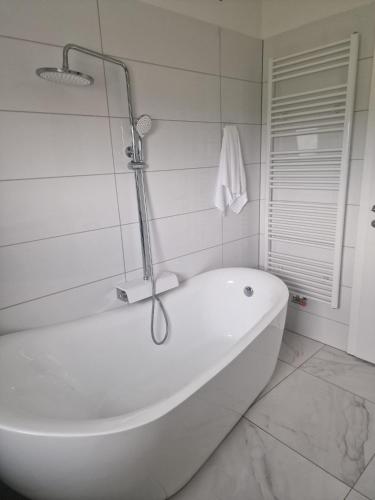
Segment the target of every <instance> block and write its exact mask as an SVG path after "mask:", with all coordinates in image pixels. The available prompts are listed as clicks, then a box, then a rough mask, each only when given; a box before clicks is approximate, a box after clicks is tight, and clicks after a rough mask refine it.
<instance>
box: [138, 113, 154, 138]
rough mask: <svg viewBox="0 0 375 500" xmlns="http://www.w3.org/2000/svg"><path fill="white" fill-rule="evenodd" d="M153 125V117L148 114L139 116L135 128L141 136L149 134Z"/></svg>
mask: <svg viewBox="0 0 375 500" xmlns="http://www.w3.org/2000/svg"><path fill="white" fill-rule="evenodd" d="M151 127H152V120H151V117H150V116H148V115H142V116H140V117H139V118H138V120H137V123H136V125H135V128H136V129H137V132H138V134H139V135H140V136H141V137H144V136H145V135H146V134H148V133H149V132H150V130H151Z"/></svg>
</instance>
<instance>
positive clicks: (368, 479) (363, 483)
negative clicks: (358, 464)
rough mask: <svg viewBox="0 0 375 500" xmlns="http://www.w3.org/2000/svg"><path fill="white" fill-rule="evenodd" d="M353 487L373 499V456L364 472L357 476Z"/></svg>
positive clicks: (374, 492) (374, 469)
mask: <svg viewBox="0 0 375 500" xmlns="http://www.w3.org/2000/svg"><path fill="white" fill-rule="evenodd" d="M355 489H356V490H358V491H359V492H361V493H362V494H363V495H366V497H368V498H370V499H371V500H375V457H374V458H373V459H372V460H371V462H370V463H369V464H368V466H367V468H366V470H365V472H364V473H363V474H362V476H361V477H360V478H359V481H358V483H357V484H356V485H355Z"/></svg>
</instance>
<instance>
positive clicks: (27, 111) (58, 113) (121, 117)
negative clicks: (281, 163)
mask: <svg viewBox="0 0 375 500" xmlns="http://www.w3.org/2000/svg"><path fill="white" fill-rule="evenodd" d="M1 113H19V114H22V113H24V114H31V115H52V116H72V117H77V118H110V119H112V120H126V119H129V117H128V116H124V115H111V114H109V113H108V114H105V115H98V114H88V113H63V112H61V111H38V110H33V109H9V108H0V114H1ZM153 121H159V122H172V123H174V122H177V123H200V124H202V125H220V123H221V122H220V121H215V120H187V119H183V118H162V117H154V118H153ZM226 123H230V124H233V125H239V126H247V127H261V126H262V124H261V123H254V122H232V121H228V122H226Z"/></svg>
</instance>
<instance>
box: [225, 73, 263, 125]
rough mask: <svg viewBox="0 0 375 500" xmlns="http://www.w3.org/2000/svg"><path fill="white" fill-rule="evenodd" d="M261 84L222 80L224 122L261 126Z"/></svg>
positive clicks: (231, 79)
mask: <svg viewBox="0 0 375 500" xmlns="http://www.w3.org/2000/svg"><path fill="white" fill-rule="evenodd" d="M261 90H262V85H261V84H260V83H252V82H246V81H244V80H236V79H234V78H222V82H221V98H222V103H221V111H222V117H223V121H224V122H229V123H252V124H260V116H261V115H260V111H261V100H262V99H261Z"/></svg>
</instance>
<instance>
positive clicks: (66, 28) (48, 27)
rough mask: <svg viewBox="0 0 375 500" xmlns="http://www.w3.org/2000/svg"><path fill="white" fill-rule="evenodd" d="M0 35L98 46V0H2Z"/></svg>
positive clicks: (58, 43) (63, 43)
mask: <svg viewBox="0 0 375 500" xmlns="http://www.w3.org/2000/svg"><path fill="white" fill-rule="evenodd" d="M84 26H87V27H90V28H89V29H83V27H84ZM0 35H6V36H13V37H16V38H24V39H26V40H35V41H37V42H45V43H51V44H55V45H65V44H66V43H69V42H74V43H78V44H80V45H85V46H86V47H90V49H94V50H99V49H100V32H99V19H98V9H97V5H96V0H79V2H77V0H64V1H63V2H61V1H60V0H47V1H46V0H2V1H1V2H0Z"/></svg>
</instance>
